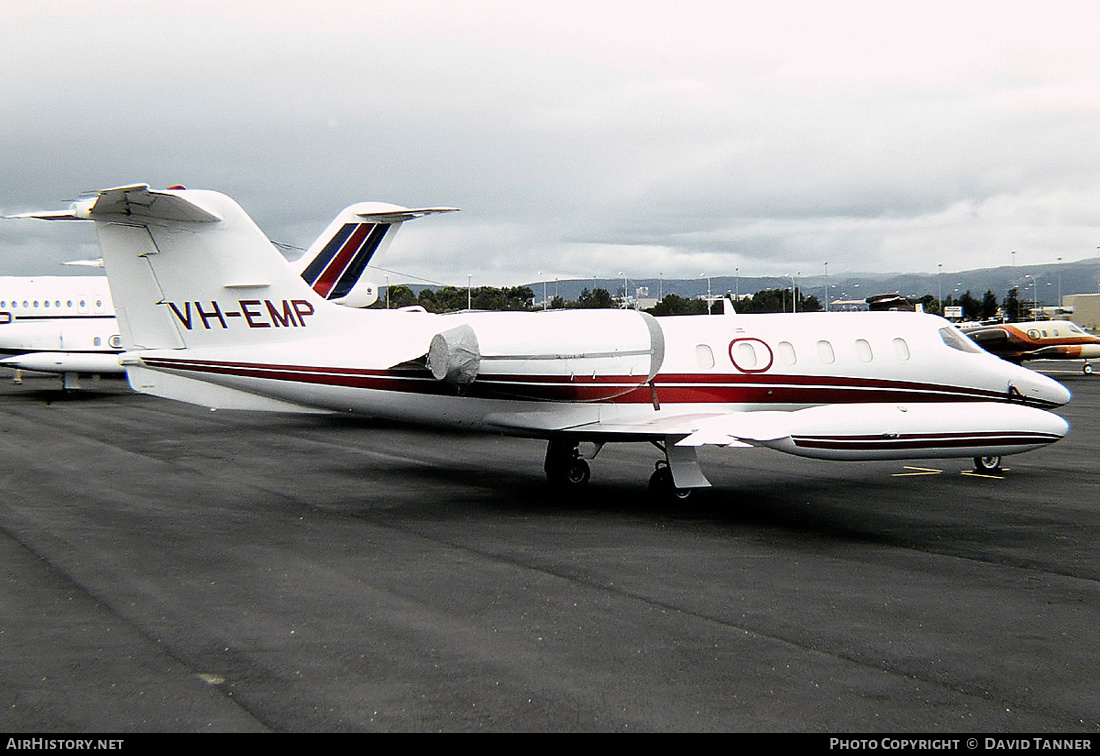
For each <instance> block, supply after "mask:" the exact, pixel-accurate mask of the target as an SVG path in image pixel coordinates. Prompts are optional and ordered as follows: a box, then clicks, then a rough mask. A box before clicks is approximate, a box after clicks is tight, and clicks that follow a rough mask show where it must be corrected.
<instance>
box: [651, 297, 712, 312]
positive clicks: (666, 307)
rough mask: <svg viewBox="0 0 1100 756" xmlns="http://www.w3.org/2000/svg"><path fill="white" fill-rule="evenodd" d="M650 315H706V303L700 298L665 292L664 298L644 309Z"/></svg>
mask: <svg viewBox="0 0 1100 756" xmlns="http://www.w3.org/2000/svg"><path fill="white" fill-rule="evenodd" d="M646 312H648V313H650V314H651V315H657V316H665V315H706V314H707V303H706V302H705V301H704V300H702V299H684V298H683V297H681V296H679V295H677V294H667V295H665V298H664V299H662V300H661V301H660V302H658V303H657V304H656V305H654V306H653V307H651V308H649V309H648V310H646Z"/></svg>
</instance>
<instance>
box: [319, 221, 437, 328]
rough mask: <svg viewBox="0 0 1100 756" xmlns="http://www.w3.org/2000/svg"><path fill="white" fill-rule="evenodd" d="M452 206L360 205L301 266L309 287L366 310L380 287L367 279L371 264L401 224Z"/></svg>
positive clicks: (324, 236) (327, 234) (331, 228)
mask: <svg viewBox="0 0 1100 756" xmlns="http://www.w3.org/2000/svg"><path fill="white" fill-rule="evenodd" d="M456 209H457V208H452V207H425V208H417V209H412V208H407V207H400V206H399V205H390V204H387V203H383V202H360V203H358V204H355V205H351V206H350V207H347V208H344V210H343V211H341V213H340V214H339V215H338V216H336V219H335V220H333V221H332V223H330V224H329V226H328V228H326V229H325V231H324V233H322V234H321V235H320V236H319V237H318V238H317V241H315V242H314V243H313V244H312V245H311V246H310V248H309V249H308V250H307V251H306V253H305V254H304V255H302V257H301V259H300V260H299V261H298V269H299V272H300V273H301V275H302V279H303V280H305V282H306V283H307V284H309V285H310V287H311V288H312V289H313V290H314V291H315V292H317V294H319V295H320V296H322V297H324V298H325V299H328V300H329V301H331V302H336V303H337V304H342V305H345V306H349V307H367V306H369V305H371V304H373V303H374V302H375V301H376V300H377V298H378V286H377V285H376V283H375V282H372V281H370V280H368V279H365V278H363V277H362V276H363V272H364V271H365V270H366V268H367V265H368V264H369V263H370V261H371V259H372V258H373V257H374V256H375V255H376V254H378V253H379V252H381V251H382V250H384V249H385V248H386V247H388V246H389V244H390V242H391V241H392V240H393V237H394V236H395V235H396V234H397V230H398V229H399V228H400V227H401V224H402V223H404V222H405V221H407V220H412V219H413V218H422V217H423V216H425V215H434V214H437V213H449V212H454V211H455V210H456Z"/></svg>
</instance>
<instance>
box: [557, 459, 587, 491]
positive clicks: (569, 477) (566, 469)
mask: <svg viewBox="0 0 1100 756" xmlns="http://www.w3.org/2000/svg"><path fill="white" fill-rule="evenodd" d="M558 475H559V476H560V478H561V480H560V481H557V485H562V486H568V487H571V488H572V487H575V486H583V485H586V484H587V483H588V481H589V479H590V478H591V477H592V468H590V467H589V466H588V463H587V462H585V461H584V460H583V459H574V460H570V461H569V462H568V463H567V464H565V465H564V466H563V467H562V468H561V470H560V471H559V473H558Z"/></svg>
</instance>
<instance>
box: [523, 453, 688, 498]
mask: <svg viewBox="0 0 1100 756" xmlns="http://www.w3.org/2000/svg"><path fill="white" fill-rule="evenodd" d="M653 445H654V446H656V447H657V448H658V449H660V450H661V451H662V452H664V454H665V458H664V459H661V460H658V461H657V464H656V465H654V470H653V474H652V475H651V476H650V477H649V492H650V494H652V495H654V496H657V497H660V498H662V499H670V500H673V501H684V500H686V499H688V498H690V497H691V494H692V492H693V491H694V490H695V489H696V488H701V487H705V486H709V485H710V483H709V482H708V481H707V479H706V478H705V477H704V476H703V473H702V471H701V470H700V469H699V464H698V461H697V460H696V457H695V449H693V448H690V447H688V448H681V447H677V446H674V444H673V442H672V441H671V440H666V441H665V443H664V444H661V443H658V442H656V441H654V442H653ZM602 448H603V443H602V442H598V443H596V445H595V451H594V452H593V453H592V455H591V456H588V457H585V456H583V455H582V454H581V452H580V445H579V444H578V442H577V441H575V440H572V439H552V440H551V441H550V442H549V443H548V444H547V445H546V460H545V462H544V463H543V470H545V471H546V480H547V482H548V483H549V484H550V485H551V487H553V488H555V489H557V490H577V489H580V488H581V487H583V486H585V485H587V484H588V481H589V479H591V477H592V469H591V468H590V467H589V465H588V460H591V459H595V458H596V455H597V454H599V453H600V449H602ZM673 466H676V472H675V475H674V474H673ZM678 482H679V483H680V485H677V483H678ZM684 483H687V484H688V485H683V484H684Z"/></svg>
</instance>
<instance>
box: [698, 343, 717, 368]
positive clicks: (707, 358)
mask: <svg viewBox="0 0 1100 756" xmlns="http://www.w3.org/2000/svg"><path fill="white" fill-rule="evenodd" d="M695 361H696V362H698V363H699V367H701V368H703V369H704V370H709V369H710V368H712V367H714V352H712V351H711V349H710V347H709V346H707V345H706V344H699V345H698V346H697V347H695Z"/></svg>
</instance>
